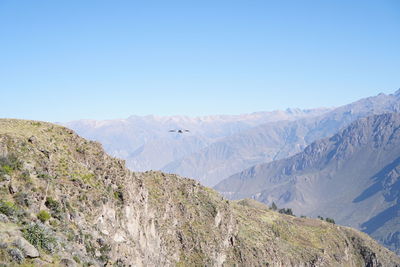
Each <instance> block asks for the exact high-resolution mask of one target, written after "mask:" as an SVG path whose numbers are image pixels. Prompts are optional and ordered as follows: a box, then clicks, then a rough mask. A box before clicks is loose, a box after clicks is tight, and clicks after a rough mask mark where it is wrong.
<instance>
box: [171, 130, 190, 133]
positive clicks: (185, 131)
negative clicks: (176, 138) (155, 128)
mask: <svg viewBox="0 0 400 267" xmlns="http://www.w3.org/2000/svg"><path fill="white" fill-rule="evenodd" d="M169 132H170V133H180V134H181V133H188V132H190V131H189V130H186V129H184V130H183V129H176V130H169Z"/></svg>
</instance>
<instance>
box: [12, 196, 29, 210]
mask: <svg viewBox="0 0 400 267" xmlns="http://www.w3.org/2000/svg"><path fill="white" fill-rule="evenodd" d="M14 200H15V202H16V203H17V204H18V205H20V206H23V207H29V206H30V205H31V200H30V198H29V195H28V194H27V193H24V192H18V193H16V194H15V196H14Z"/></svg>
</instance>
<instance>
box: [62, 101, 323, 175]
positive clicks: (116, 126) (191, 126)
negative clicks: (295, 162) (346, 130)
mask: <svg viewBox="0 0 400 267" xmlns="http://www.w3.org/2000/svg"><path fill="white" fill-rule="evenodd" d="M329 110H330V109H326V108H321V109H312V110H300V109H287V110H285V111H272V112H256V113H252V114H244V115H235V116H231V115H218V116H206V117H195V118H192V117H186V116H171V117H158V116H144V117H140V116H131V117H129V118H127V119H120V120H107V121H95V120H79V121H72V122H68V123H65V124H63V125H64V126H67V127H69V128H71V129H74V130H75V131H76V132H78V133H79V134H80V135H82V136H83V137H86V138H89V139H91V140H96V141H99V142H101V143H102V144H103V146H104V148H105V149H106V151H107V152H108V153H110V154H111V155H113V156H116V157H121V158H123V159H125V160H126V162H127V166H128V167H129V168H130V169H132V170H135V171H146V170H161V169H165V166H166V165H169V164H170V163H171V162H176V161H178V160H180V159H182V158H184V157H187V156H189V155H191V154H193V153H196V152H198V151H200V150H201V149H204V148H206V147H207V146H209V145H211V144H213V143H215V142H218V141H219V140H221V139H223V138H225V137H227V136H232V135H234V134H237V133H240V132H243V131H246V130H249V129H251V128H253V127H255V126H257V125H260V124H264V123H268V122H276V121H283V120H285V121H286V120H288V121H292V120H297V119H300V118H306V117H314V116H318V115H321V114H324V113H325V112H327V111H329ZM171 129H188V130H190V132H184V133H183V134H181V133H171V132H169V130H171ZM227 176H228V175H226V176H224V177H227Z"/></svg>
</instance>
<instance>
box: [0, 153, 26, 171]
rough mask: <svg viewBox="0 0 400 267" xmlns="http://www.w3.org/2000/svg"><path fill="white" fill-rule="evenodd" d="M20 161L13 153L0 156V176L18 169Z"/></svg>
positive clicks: (20, 166)
mask: <svg viewBox="0 0 400 267" xmlns="http://www.w3.org/2000/svg"><path fill="white" fill-rule="evenodd" d="M21 168H22V162H21V161H20V160H19V159H18V158H17V157H16V156H15V155H14V154H11V155H8V156H6V157H0V176H3V175H5V174H8V175H10V174H11V173H12V172H13V171H16V170H20V169H21Z"/></svg>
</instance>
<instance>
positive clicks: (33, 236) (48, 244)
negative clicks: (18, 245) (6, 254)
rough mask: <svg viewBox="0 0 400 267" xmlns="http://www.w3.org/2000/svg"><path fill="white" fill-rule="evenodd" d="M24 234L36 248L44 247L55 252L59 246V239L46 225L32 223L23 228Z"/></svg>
mask: <svg viewBox="0 0 400 267" xmlns="http://www.w3.org/2000/svg"><path fill="white" fill-rule="evenodd" d="M23 236H24V238H25V239H26V240H28V241H29V243H31V244H32V245H34V246H35V247H36V248H42V249H44V250H46V251H47V252H50V253H53V252H55V250H56V248H57V241H56V239H55V238H54V237H53V236H52V234H51V233H49V232H48V231H47V230H46V229H45V228H44V227H42V226H40V225H39V224H32V225H30V226H28V227H27V228H25V229H24V230H23Z"/></svg>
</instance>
